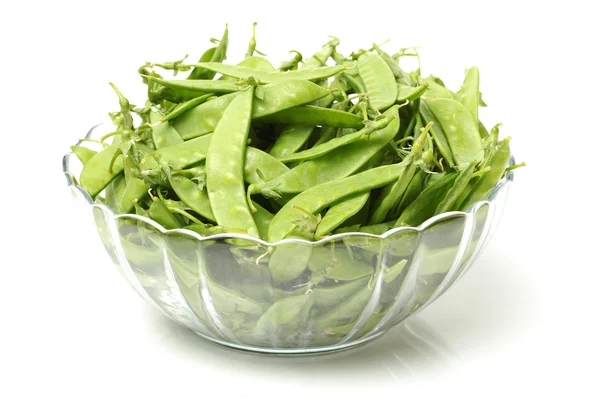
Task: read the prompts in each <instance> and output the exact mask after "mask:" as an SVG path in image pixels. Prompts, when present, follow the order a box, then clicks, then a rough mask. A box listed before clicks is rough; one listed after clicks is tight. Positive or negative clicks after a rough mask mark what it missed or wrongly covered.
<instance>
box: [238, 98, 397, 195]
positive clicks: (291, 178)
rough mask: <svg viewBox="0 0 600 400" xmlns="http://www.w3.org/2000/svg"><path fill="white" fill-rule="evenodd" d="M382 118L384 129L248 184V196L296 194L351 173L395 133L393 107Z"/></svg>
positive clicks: (395, 111) (395, 114)
mask: <svg viewBox="0 0 600 400" xmlns="http://www.w3.org/2000/svg"><path fill="white" fill-rule="evenodd" d="M384 115H385V116H386V117H389V116H391V117H393V118H392V120H391V122H390V123H389V124H388V125H387V126H386V127H385V128H383V129H381V130H379V131H376V132H373V133H372V134H371V135H370V136H368V137H362V138H360V139H359V140H357V141H356V142H354V143H350V144H348V145H346V146H343V147H339V148H337V149H335V150H334V151H332V152H330V153H328V154H326V155H325V156H323V157H319V158H316V159H314V160H309V161H305V162H303V163H301V164H300V165H298V166H296V167H294V168H292V169H290V170H289V171H288V172H286V173H285V174H282V175H281V176H279V177H277V178H275V179H272V180H268V181H267V182H264V181H263V182H257V183H255V184H253V185H250V187H249V188H248V193H249V194H255V193H261V192H264V191H265V190H276V191H278V192H280V193H300V192H303V191H304V190H307V189H310V188H311V187H313V186H316V185H319V184H322V183H325V182H329V181H332V180H335V179H341V178H345V177H347V176H349V175H351V174H353V173H355V172H356V171H358V170H359V169H360V168H361V167H362V166H363V165H365V164H366V163H367V162H368V161H369V160H370V159H371V158H372V157H373V156H375V155H376V154H377V153H378V152H379V151H380V150H381V149H382V148H383V147H385V146H386V145H387V144H388V143H389V141H390V140H392V139H393V138H394V136H395V135H396V133H397V132H398V129H399V127H400V122H399V116H398V108H397V106H396V107H392V108H390V109H389V110H387V111H386V112H385V113H384Z"/></svg>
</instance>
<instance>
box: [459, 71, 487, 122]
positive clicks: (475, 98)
mask: <svg viewBox="0 0 600 400" xmlns="http://www.w3.org/2000/svg"><path fill="white" fill-rule="evenodd" d="M455 97H456V99H457V100H458V101H460V102H461V103H462V105H464V106H465V108H466V109H467V110H469V112H470V113H471V115H472V116H473V118H474V119H475V121H479V105H480V101H481V93H480V92H479V69H477V67H472V68H469V69H468V70H467V72H466V73H465V80H464V82H463V85H462V86H461V88H460V89H459V90H458V92H456V96H455Z"/></svg>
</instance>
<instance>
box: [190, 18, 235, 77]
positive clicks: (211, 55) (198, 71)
mask: <svg viewBox="0 0 600 400" xmlns="http://www.w3.org/2000/svg"><path fill="white" fill-rule="evenodd" d="M228 45H229V28H228V26H227V25H225V31H224V32H223V36H222V37H221V40H220V41H219V44H218V46H216V47H211V48H210V49H208V50H206V51H205V52H204V54H202V56H201V57H200V60H199V61H198V62H200V63H202V62H209V61H211V62H222V61H223V60H225V58H226V57H227V46H228ZM215 74H216V73H215V72H214V71H211V70H209V69H206V68H202V67H196V68H194V69H193V70H192V72H191V73H190V75H189V76H188V79H212V78H214V77H215Z"/></svg>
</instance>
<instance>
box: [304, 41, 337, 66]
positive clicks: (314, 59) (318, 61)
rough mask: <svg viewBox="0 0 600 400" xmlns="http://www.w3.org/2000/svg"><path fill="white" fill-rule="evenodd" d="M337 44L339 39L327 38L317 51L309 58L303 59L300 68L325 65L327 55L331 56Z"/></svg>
mask: <svg viewBox="0 0 600 400" xmlns="http://www.w3.org/2000/svg"><path fill="white" fill-rule="evenodd" d="M339 44H340V41H339V40H338V39H337V38H335V37H331V40H329V42H327V43H326V44H325V45H323V47H322V48H321V49H320V50H319V51H317V52H316V53H315V54H313V55H312V56H311V57H310V58H309V59H307V60H304V62H303V63H302V66H301V67H300V69H308V68H316V67H322V66H324V65H326V63H327V60H328V59H329V57H331V55H332V54H333V52H334V51H335V48H336V47H337V46H338V45H339Z"/></svg>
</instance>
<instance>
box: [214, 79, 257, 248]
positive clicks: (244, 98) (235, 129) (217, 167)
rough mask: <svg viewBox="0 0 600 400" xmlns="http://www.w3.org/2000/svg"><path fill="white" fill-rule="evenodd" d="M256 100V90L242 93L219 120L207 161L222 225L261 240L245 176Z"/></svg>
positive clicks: (217, 211) (216, 211) (218, 221)
mask: <svg viewBox="0 0 600 400" xmlns="http://www.w3.org/2000/svg"><path fill="white" fill-rule="evenodd" d="M253 98H254V88H253V87H251V88H249V89H247V90H246V91H244V92H242V93H240V95H239V96H237V97H236V98H235V99H234V100H233V101H232V102H231V103H230V104H229V106H228V107H227V109H226V110H225V113H224V114H223V117H222V118H221V120H220V121H219V124H218V125H217V127H216V129H215V132H214V133H213V135H212V136H213V137H212V139H211V141H210V145H209V151H208V156H207V158H206V187H207V189H208V197H209V199H210V206H211V208H212V210H213V213H214V215H215V218H216V220H217V223H218V224H219V225H222V226H226V227H228V228H235V229H241V230H245V231H246V232H247V233H248V234H249V235H251V236H256V237H258V229H257V227H256V223H255V222H254V219H253V218H252V213H251V212H250V208H249V207H248V203H247V201H246V195H245V188H244V176H243V168H244V156H245V154H246V143H247V141H248V132H249V130H250V118H251V116H252V101H253Z"/></svg>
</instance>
